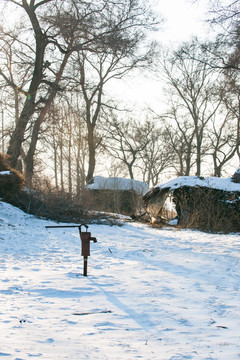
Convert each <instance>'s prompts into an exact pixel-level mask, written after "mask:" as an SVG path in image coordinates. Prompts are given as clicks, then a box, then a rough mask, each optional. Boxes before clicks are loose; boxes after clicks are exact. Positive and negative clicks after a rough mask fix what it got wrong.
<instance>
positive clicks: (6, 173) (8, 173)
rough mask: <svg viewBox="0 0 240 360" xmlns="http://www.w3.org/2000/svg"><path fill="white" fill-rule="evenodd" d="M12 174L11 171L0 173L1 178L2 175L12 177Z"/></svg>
mask: <svg viewBox="0 0 240 360" xmlns="http://www.w3.org/2000/svg"><path fill="white" fill-rule="evenodd" d="M11 174H12V173H11V171H9V170H5V171H0V176H1V175H11Z"/></svg>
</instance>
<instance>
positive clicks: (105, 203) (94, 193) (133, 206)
mask: <svg viewBox="0 0 240 360" xmlns="http://www.w3.org/2000/svg"><path fill="white" fill-rule="evenodd" d="M86 189H87V190H88V192H89V196H88V198H89V201H90V204H91V206H92V209H93V210H97V211H106V212H115V213H121V214H125V215H130V216H131V215H136V213H137V212H138V211H139V208H140V207H141V204H142V196H143V194H144V193H145V192H147V191H148V185H147V184H146V183H144V182H142V181H138V180H133V179H126V178H120V177H109V178H107V177H102V176H95V177H94V179H93V181H92V183H90V184H88V185H87V186H86Z"/></svg>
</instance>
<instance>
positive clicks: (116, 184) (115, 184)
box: [87, 176, 148, 195]
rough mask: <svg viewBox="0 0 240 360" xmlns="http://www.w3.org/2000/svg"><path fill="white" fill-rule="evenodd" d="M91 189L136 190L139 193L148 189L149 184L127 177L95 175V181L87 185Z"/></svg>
mask: <svg viewBox="0 0 240 360" xmlns="http://www.w3.org/2000/svg"><path fill="white" fill-rule="evenodd" d="M87 189H90V190H134V191H136V192H137V193H139V194H142V195H143V194H144V193H145V192H147V191H148V185H147V184H146V183H145V182H143V181H139V180H133V179H125V178H120V177H109V178H106V177H103V176H95V177H94V180H93V183H92V184H88V185H87Z"/></svg>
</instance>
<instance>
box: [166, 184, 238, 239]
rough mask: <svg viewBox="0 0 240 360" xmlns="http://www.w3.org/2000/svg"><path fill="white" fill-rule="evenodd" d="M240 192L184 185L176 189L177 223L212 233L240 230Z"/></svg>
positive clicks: (174, 194)
mask: <svg viewBox="0 0 240 360" xmlns="http://www.w3.org/2000/svg"><path fill="white" fill-rule="evenodd" d="M239 199H240V193H238V192H227V191H223V190H217V189H210V188H205V187H187V186H183V187H181V188H178V189H176V190H174V192H173V200H174V202H175V204H176V210H177V213H178V219H179V220H178V224H179V225H180V226H181V227H184V228H195V229H199V230H203V231H211V232H225V233H229V232H239V231H240V200H239Z"/></svg>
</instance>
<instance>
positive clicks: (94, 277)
mask: <svg viewBox="0 0 240 360" xmlns="http://www.w3.org/2000/svg"><path fill="white" fill-rule="evenodd" d="M53 224H54V223H53V222H50V221H46V220H40V219H36V218H34V217H33V216H30V215H26V214H24V213H23V212H21V211H20V210H19V209H16V208H14V207H12V206H11V205H8V204H6V203H3V202H0V304H1V306H0V359H1V358H3V359H11V360H27V359H33V358H36V359H44V360H48V359H49V360H63V359H69V360H70V359H71V360H73V359H80V360H82V359H89V360H131V359H144V360H170V359H171V360H180V359H196V360H199V359H205V360H210V359H211V360H221V359H225V360H235V359H239V358H240V330H239V329H240V291H239V284H240V239H239V235H237V234H231V235H214V234H205V233H201V232H199V231H190V230H187V231H184V230H181V231H180V230H176V229H174V228H166V229H162V230H159V229H154V228H150V227H148V226H147V225H142V224H137V223H128V224H127V223H126V224H124V226H122V227H109V226H105V225H90V227H89V231H91V233H92V235H93V236H96V237H97V239H98V242H97V243H96V244H93V243H91V257H90V258H89V267H88V272H89V276H88V277H83V276H82V258H81V254H80V239H79V235H78V229H75V228H69V229H46V228H45V226H46V225H53Z"/></svg>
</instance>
